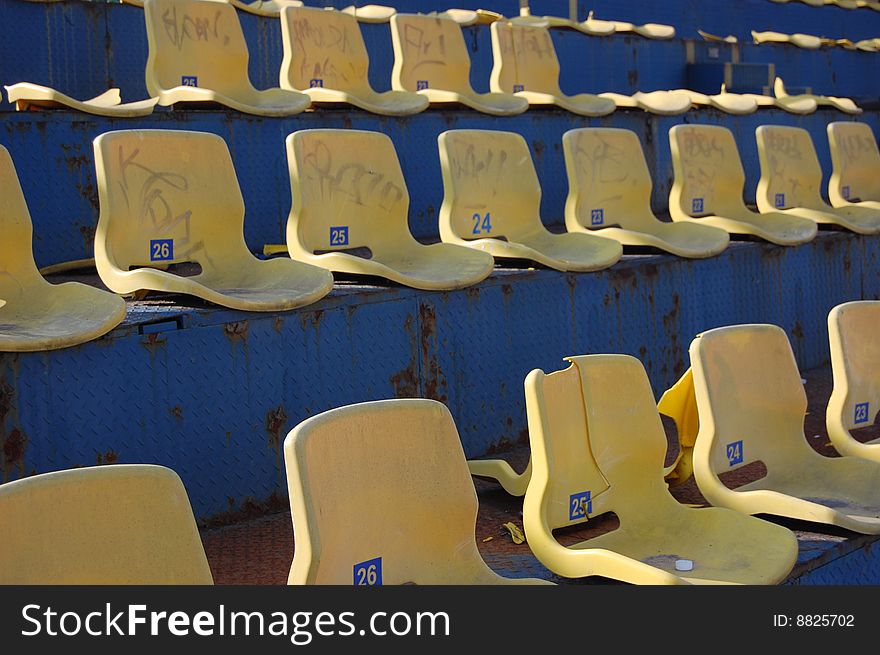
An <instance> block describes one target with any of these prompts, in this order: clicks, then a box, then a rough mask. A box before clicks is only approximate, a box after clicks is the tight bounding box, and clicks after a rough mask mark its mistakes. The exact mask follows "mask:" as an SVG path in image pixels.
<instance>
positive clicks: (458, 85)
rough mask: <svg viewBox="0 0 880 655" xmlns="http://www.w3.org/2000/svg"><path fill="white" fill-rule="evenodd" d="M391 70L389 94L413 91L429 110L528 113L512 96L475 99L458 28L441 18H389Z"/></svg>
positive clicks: (477, 96) (525, 103)
mask: <svg viewBox="0 0 880 655" xmlns="http://www.w3.org/2000/svg"><path fill="white" fill-rule="evenodd" d="M391 43H392V45H393V47H394V66H393V68H392V70H391V88H393V89H396V90H398V91H415V92H417V93H419V94H421V95H424V96H425V97H427V98H428V100H429V101H430V103H431V104H432V105H450V104H462V105H465V106H467V107H470V108H471V109H476V110H477V111H480V112H483V113H485V114H495V115H498V116H510V115H513V114H521V113H522V112H524V111H525V110H526V109H528V108H529V103H528V100H526V99H525V98H520V97H517V96H515V95H513V94H512V93H494V92H493V93H477V92H476V91H474V89H473V87H472V86H471V82H470V70H471V60H470V56H469V55H468V49H467V45H466V44H465V42H464V36H463V35H462V33H461V27H460V26H459V24H458V23H456V22H455V21H454V20H452V19H451V18H447V17H445V16H441V15H434V16H425V15H419V14H395V15H394V16H392V17H391Z"/></svg>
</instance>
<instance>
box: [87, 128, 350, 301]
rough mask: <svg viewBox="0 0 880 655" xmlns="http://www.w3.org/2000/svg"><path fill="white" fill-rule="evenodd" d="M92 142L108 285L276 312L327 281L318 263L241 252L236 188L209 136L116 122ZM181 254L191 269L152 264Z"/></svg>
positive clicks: (315, 293)
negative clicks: (186, 273) (194, 269)
mask: <svg viewBox="0 0 880 655" xmlns="http://www.w3.org/2000/svg"><path fill="white" fill-rule="evenodd" d="M94 145H95V167H96V169H97V173H98V198H99V201H100V206H101V211H100V217H99V220H98V229H97V233H96V234H95V264H96V266H97V268H98V273H99V274H100V276H101V279H102V280H103V281H104V284H106V285H107V287H108V288H110V289H111V290H112V291H115V292H117V293H124V294H128V293H133V292H136V291H141V290H147V291H161V292H165V293H185V294H189V295H192V296H197V297H199V298H203V299H205V300H208V301H210V302H213V303H216V304H218V305H223V306H225V307H232V308H233V309H242V310H249V311H281V310H287V309H293V308H296V307H301V306H303V305H307V304H309V303H312V302H315V301H316V300H319V299H320V298H322V297H324V296H325V295H327V294H328V293H329V292H330V290H331V289H332V288H333V276H332V275H330V274H329V273H328V272H327V271H325V270H322V269H320V268H317V267H314V266H308V265H306V264H303V263H301V262H296V261H291V260H290V259H288V258H277V259H272V260H268V261H261V260H259V259H257V258H256V257H254V256H253V255H252V254H251V253H250V251H249V250H248V248H247V245H246V244H245V241H244V202H243V200H242V197H241V190H240V189H239V186H238V180H237V179H236V176H235V169H234V168H233V166H232V158H231V157H230V155H229V149H228V148H227V147H226V143H225V142H224V141H223V139H221V138H220V137H219V136H217V135H215V134H206V133H202V132H187V131H183V130H123V131H118V132H107V133H105V134H102V135H100V136H99V137H98V138H96V139H95V144H94ZM168 241H170V242H171V243H170V244H168V247H167V248H163V246H162V242H166V243H167V242H168ZM187 262H192V263H195V264H198V265H199V266H200V267H201V272H200V273H198V274H197V275H193V276H191V277H183V276H180V275H177V274H175V273H173V272H171V271H167V270H160V269H164V268H167V267H168V266H169V265H172V264H181V263H187Z"/></svg>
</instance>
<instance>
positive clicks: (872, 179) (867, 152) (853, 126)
mask: <svg viewBox="0 0 880 655" xmlns="http://www.w3.org/2000/svg"><path fill="white" fill-rule="evenodd" d="M827 132H828V145H829V146H830V148H831V165H832V169H833V170H832V172H831V179H830V180H829V181H828V199H829V200H830V201H831V205H832V206H833V207H835V208H839V209H844V208H847V207H867V208H870V209H874V210H880V151H878V150H877V139H876V138H875V136H874V132H873V130H872V129H871V126H870V125H867V124H866V123H854V122H849V121H847V122H834V123H829V124H828V127H827Z"/></svg>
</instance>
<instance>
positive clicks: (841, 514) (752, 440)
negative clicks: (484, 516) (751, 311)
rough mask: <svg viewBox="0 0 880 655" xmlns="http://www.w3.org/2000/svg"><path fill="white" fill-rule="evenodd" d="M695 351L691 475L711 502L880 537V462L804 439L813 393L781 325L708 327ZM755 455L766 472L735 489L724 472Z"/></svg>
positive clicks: (692, 350)
mask: <svg viewBox="0 0 880 655" xmlns="http://www.w3.org/2000/svg"><path fill="white" fill-rule="evenodd" d="M690 356H691V365H692V367H693V371H694V388H695V393H696V400H697V411H698V412H699V415H700V432H699V435H698V436H697V440H696V445H695V446H694V477H695V478H696V481H697V486H698V487H699V489H700V492H701V493H702V494H703V496H704V497H705V498H706V500H708V501H709V502H710V503H711V504H713V505H715V506H718V507H729V508H731V509H735V510H737V511H739V512H743V513H744V514H773V515H777V516H784V517H789V518H794V519H800V520H804V521H813V522H815V523H825V524H830V525H836V526H839V527H842V528H847V529H849V530H852V531H854V532H861V533H865V534H880V464H878V463H877V462H872V461H869V460H867V459H861V458H859V457H824V456H822V455H820V454H819V453H817V452H816V451H815V450H813V447H812V446H810V444H808V443H807V440H806V437H805V436H804V416H805V415H806V412H807V396H806V393H805V392H804V387H803V384H802V383H801V377H800V373H799V372H798V367H797V363H796V362H795V359H794V353H793V352H792V350H791V344H790V343H789V341H788V337H787V336H786V334H785V331H784V330H783V329H782V328H780V327H777V326H775V325H736V326H731V327H724V328H716V329H714V330H709V331H707V332H704V333H703V334H701V335H699V336H698V337H697V338H696V339H694V341H693V342H692V343H691V347H690ZM754 462H762V463H763V465H764V467H765V469H766V475H765V476H764V477H762V478H759V479H757V480H755V481H753V482H748V483H746V484H744V485H742V486H739V487H736V488H734V489H731V488H729V487H728V486H726V485H725V484H724V483H723V482H722V480H721V479H720V477H719V475H720V474H722V473H725V472H728V471H733V470H736V469H739V468H740V467H743V466H746V465H748V464H752V463H754ZM533 547H534V545H533Z"/></svg>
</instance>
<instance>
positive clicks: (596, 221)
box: [590, 209, 605, 225]
mask: <svg viewBox="0 0 880 655" xmlns="http://www.w3.org/2000/svg"><path fill="white" fill-rule="evenodd" d="M604 222H605V210H604V209H591V210H590V225H602V223H604Z"/></svg>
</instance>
